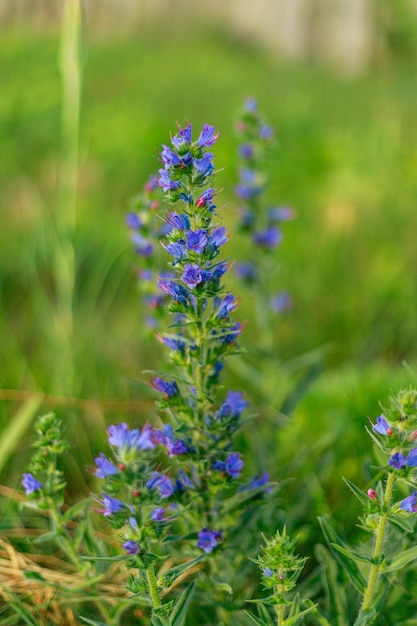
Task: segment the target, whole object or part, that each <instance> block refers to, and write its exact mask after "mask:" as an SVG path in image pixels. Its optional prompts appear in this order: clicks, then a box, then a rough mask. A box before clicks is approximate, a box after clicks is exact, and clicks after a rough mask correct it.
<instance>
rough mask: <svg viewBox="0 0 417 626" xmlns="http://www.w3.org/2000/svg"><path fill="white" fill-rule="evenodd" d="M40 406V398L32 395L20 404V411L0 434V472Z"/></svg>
mask: <svg viewBox="0 0 417 626" xmlns="http://www.w3.org/2000/svg"><path fill="white" fill-rule="evenodd" d="M41 404H42V396H41V395H40V394H34V395H33V396H32V397H31V398H28V399H27V400H26V402H24V403H23V404H22V406H21V407H20V409H19V410H18V412H17V413H15V415H13V417H12V418H11V420H10V422H9V425H8V426H7V428H4V429H3V430H2V433H1V440H0V472H1V471H2V470H3V468H4V467H5V465H6V464H7V462H8V460H9V459H10V457H11V456H12V455H13V454H14V453H15V452H16V448H17V446H18V444H19V442H20V441H21V440H22V437H23V435H24V433H25V432H26V430H27V429H28V427H29V425H30V424H31V422H32V421H33V418H34V417H35V415H36V412H37V410H38V409H39V407H40V406H41Z"/></svg>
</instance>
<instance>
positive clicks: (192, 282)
mask: <svg viewBox="0 0 417 626" xmlns="http://www.w3.org/2000/svg"><path fill="white" fill-rule="evenodd" d="M181 279H182V280H183V281H184V283H185V284H186V285H187V287H189V288H190V289H195V287H197V285H199V284H200V283H202V282H203V276H202V271H201V268H200V266H199V265H197V264H196V263H194V264H190V263H185V265H184V273H183V274H182V276H181Z"/></svg>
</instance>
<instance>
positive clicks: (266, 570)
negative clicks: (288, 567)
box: [263, 567, 273, 578]
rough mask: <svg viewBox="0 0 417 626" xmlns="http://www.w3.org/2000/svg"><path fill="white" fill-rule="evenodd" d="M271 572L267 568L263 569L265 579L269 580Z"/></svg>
mask: <svg viewBox="0 0 417 626" xmlns="http://www.w3.org/2000/svg"><path fill="white" fill-rule="evenodd" d="M272 574H273V572H272V570H271V569H270V568H269V567H265V568H264V569H263V575H264V576H266V577H267V578H271V576H272Z"/></svg>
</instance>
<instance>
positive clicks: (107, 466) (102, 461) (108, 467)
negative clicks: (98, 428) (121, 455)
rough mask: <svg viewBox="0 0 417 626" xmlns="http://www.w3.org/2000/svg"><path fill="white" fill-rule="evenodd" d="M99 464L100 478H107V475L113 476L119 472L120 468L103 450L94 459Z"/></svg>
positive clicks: (98, 474)
mask: <svg viewBox="0 0 417 626" xmlns="http://www.w3.org/2000/svg"><path fill="white" fill-rule="evenodd" d="M94 462H95V464H96V465H97V470H96V476H97V477H98V478H106V476H112V475H113V474H117V473H118V471H119V470H118V469H117V467H116V466H115V464H114V463H113V462H112V461H109V460H108V459H107V458H106V456H105V455H104V453H103V452H100V455H99V456H98V457H96V458H95V459H94Z"/></svg>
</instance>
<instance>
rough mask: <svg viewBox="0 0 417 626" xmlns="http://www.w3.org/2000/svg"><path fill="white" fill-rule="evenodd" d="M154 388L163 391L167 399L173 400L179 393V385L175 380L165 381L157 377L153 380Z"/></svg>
mask: <svg viewBox="0 0 417 626" xmlns="http://www.w3.org/2000/svg"><path fill="white" fill-rule="evenodd" d="M152 387H153V388H154V389H156V390H157V391H161V392H162V393H163V394H164V396H165V397H166V398H172V397H173V396H175V395H177V394H178V393H179V389H178V385H177V383H176V381H175V380H173V381H169V380H164V379H163V378H160V377H159V376H155V378H154V379H153V380H152Z"/></svg>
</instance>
